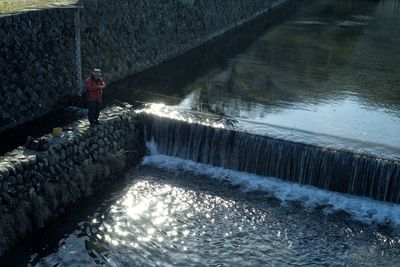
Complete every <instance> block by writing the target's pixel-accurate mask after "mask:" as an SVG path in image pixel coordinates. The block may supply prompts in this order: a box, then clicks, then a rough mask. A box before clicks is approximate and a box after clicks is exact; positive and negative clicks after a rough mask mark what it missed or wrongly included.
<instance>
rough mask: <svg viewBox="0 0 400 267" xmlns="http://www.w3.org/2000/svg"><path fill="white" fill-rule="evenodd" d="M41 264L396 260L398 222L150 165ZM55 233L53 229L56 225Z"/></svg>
mask: <svg viewBox="0 0 400 267" xmlns="http://www.w3.org/2000/svg"><path fill="white" fill-rule="evenodd" d="M130 176H131V179H133V180H132V182H131V183H130V184H129V185H128V186H127V188H126V189H124V190H122V191H120V192H119V193H117V194H115V195H114V197H113V198H111V199H110V200H108V201H107V205H103V206H101V207H100V208H99V209H98V210H97V211H96V212H95V213H93V214H91V215H90V216H89V217H88V218H87V219H85V220H84V221H82V222H81V223H79V225H78V226H76V229H75V230H73V231H72V232H70V233H66V235H65V236H64V238H62V239H61V240H60V241H59V244H58V245H56V247H50V248H47V250H45V251H41V252H40V251H34V252H39V254H37V253H35V254H33V255H32V256H31V260H30V264H29V265H32V266H94V265H97V264H101V265H105V266H210V265H211V266H217V265H218V266H288V265H291V266H300V265H301V266H349V265H350V266H355V265H357V266H395V265H396V264H397V263H398V259H399V258H400V239H399V237H398V235H397V234H396V231H395V230H393V229H392V230H390V229H389V228H387V229H385V228H381V227H378V226H373V225H364V224H361V223H357V222H355V221H352V220H351V219H350V218H349V217H348V216H346V215H344V213H332V214H330V215H326V214H324V213H323V212H322V210H318V209H314V210H311V211H305V210H304V209H303V208H302V207H299V206H297V205H296V204H291V203H290V202H288V203H286V204H284V205H283V204H280V203H279V202H278V201H276V200H274V199H273V198H271V197H268V196H266V195H265V193H264V192H262V191H252V192H247V193H246V192H244V191H243V190H240V188H239V187H238V186H233V185H232V184H231V183H228V182H223V181H218V180H215V179H211V178H209V177H208V176H205V175H200V174H196V173H195V172H191V171H188V170H186V171H185V170H170V171H168V170H166V169H158V168H156V167H151V166H149V165H147V166H146V165H145V166H142V167H141V169H140V170H139V171H135V172H132V173H131V174H130ZM50 234H51V233H50Z"/></svg>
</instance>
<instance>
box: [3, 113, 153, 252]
mask: <svg viewBox="0 0 400 267" xmlns="http://www.w3.org/2000/svg"><path fill="white" fill-rule="evenodd" d="M100 121H101V124H100V125H98V126H95V127H93V128H90V127H89V126H88V123H87V121H86V120H82V121H77V122H76V123H75V124H74V126H75V131H74V132H70V133H69V134H68V137H67V138H66V139H58V138H56V139H52V141H53V144H52V146H51V147H50V149H49V150H48V151H45V152H34V151H31V150H26V149H23V148H22V147H20V148H18V149H15V150H13V151H12V152H9V153H7V154H6V155H5V156H4V157H0V256H1V255H3V254H4V252H5V251H7V249H8V248H9V247H10V245H12V244H13V243H15V241H17V240H19V239H20V238H22V237H24V236H25V235H26V234H28V233H30V232H31V231H33V230H35V229H38V228H41V227H43V226H45V225H46V223H47V222H48V221H50V220H51V219H52V218H55V217H57V216H59V215H60V214H61V213H62V212H63V211H64V208H65V207H67V206H68V205H69V204H71V203H74V202H75V201H77V200H79V199H80V198H82V197H84V196H87V195H90V194H91V192H92V190H96V189H97V188H98V187H99V186H102V185H104V184H106V182H115V180H116V179H119V178H121V177H123V175H122V172H123V171H124V167H125V166H127V167H132V166H134V164H135V163H137V162H139V160H140V159H141V157H142V156H143V155H144V153H145V151H146V149H145V143H144V136H143V127H141V126H140V120H139V119H138V118H137V116H136V114H135V112H134V111H133V110H132V108H131V107H130V106H129V105H128V106H125V107H124V108H121V107H110V108H107V109H106V110H104V112H102V115H101V116H100ZM126 163H128V164H126Z"/></svg>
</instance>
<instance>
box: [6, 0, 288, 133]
mask: <svg viewBox="0 0 400 267" xmlns="http://www.w3.org/2000/svg"><path fill="white" fill-rule="evenodd" d="M286 2H288V0H252V1H243V0H151V1H150V0H113V1H109V0H81V1H79V2H78V4H77V6H83V9H81V8H73V7H64V8H61V9H47V10H41V11H34V12H28V13H22V14H17V15H10V16H3V17H0V81H1V83H0V130H1V128H4V127H7V126H12V125H13V124H18V123H22V122H24V121H27V120H31V119H34V118H35V117H37V116H39V115H42V114H44V113H46V112H48V111H49V110H51V109H54V108H55V107H60V106H62V105H63V104H64V103H65V102H67V100H68V99H70V98H71V97H72V96H78V95H79V94H80V92H81V89H82V82H81V78H82V76H83V77H84V78H86V76H88V75H89V73H90V71H91V70H92V69H93V68H95V67H97V68H101V69H103V72H104V73H105V76H106V78H107V80H108V81H109V82H110V81H116V80H118V79H122V78H125V77H127V76H130V75H132V74H134V73H137V72H139V71H142V70H144V69H147V68H150V67H152V66H155V65H157V64H158V63H160V62H162V61H165V60H168V59H171V58H173V57H176V56H178V55H180V54H183V53H185V52H186V51H188V50H189V49H191V48H194V47H196V46H199V45H201V44H203V43H205V42H207V41H208V40H210V39H212V38H214V37H217V36H219V35H221V34H223V33H224V32H226V31H228V30H230V29H232V28H235V27H237V26H238V25H241V24H243V23H245V22H246V21H248V20H250V19H252V18H254V17H256V16H258V15H260V14H263V13H264V12H268V11H270V10H271V8H272V7H273V6H276V5H279V4H282V3H286ZM81 63H82V68H81Z"/></svg>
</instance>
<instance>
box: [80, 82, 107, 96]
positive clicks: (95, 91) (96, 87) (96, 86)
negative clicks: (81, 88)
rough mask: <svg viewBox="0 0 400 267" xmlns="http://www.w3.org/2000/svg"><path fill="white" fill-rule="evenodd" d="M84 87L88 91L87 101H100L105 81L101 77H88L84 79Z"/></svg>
mask: <svg viewBox="0 0 400 267" xmlns="http://www.w3.org/2000/svg"><path fill="white" fill-rule="evenodd" d="M85 87H86V89H87V91H88V100H89V101H101V99H102V97H103V89H104V88H105V87H106V83H105V81H104V80H103V78H101V77H100V78H99V79H97V80H95V79H93V78H92V77H89V78H87V79H86V81H85Z"/></svg>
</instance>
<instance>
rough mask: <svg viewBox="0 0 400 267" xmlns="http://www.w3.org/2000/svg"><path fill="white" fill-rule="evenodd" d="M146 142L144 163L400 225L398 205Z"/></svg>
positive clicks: (308, 205) (311, 206)
mask: <svg viewBox="0 0 400 267" xmlns="http://www.w3.org/2000/svg"><path fill="white" fill-rule="evenodd" d="M148 145H150V146H151V152H152V154H151V155H150V156H147V157H145V158H144V161H143V164H144V165H152V166H157V167H160V168H165V169H168V170H179V171H181V170H183V171H190V172H193V173H195V174H200V175H207V176H209V177H211V178H214V179H218V180H226V181H229V182H231V183H232V184H234V185H240V186H242V188H243V189H244V190H247V191H253V190H261V191H264V192H265V193H266V194H267V195H270V196H273V197H275V198H277V199H279V200H281V201H282V202H283V203H285V202H288V201H296V202H299V203H301V204H302V206H304V207H305V208H306V209H311V210H312V209H314V208H315V207H318V206H319V207H321V206H324V209H323V210H324V211H325V212H327V213H332V212H338V211H345V212H347V213H348V214H350V215H351V216H352V217H353V218H354V219H356V220H359V221H362V222H364V223H379V224H387V225H390V226H392V227H395V228H400V205H396V204H393V203H388V202H380V201H375V200H372V199H369V198H365V197H357V196H352V195H347V194H342V193H337V192H332V191H326V190H323V189H319V188H316V187H313V186H308V185H301V184H296V183H291V182H286V181H283V180H280V179H277V178H273V177H264V176H258V175H255V174H250V173H245V172H238V171H233V170H229V169H224V168H220V167H213V166H210V165H207V164H202V163H197V162H194V161H191V160H185V159H181V158H176V157H170V156H166V155H161V154H157V149H156V146H155V145H154V143H153V142H150V143H149V144H148Z"/></svg>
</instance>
